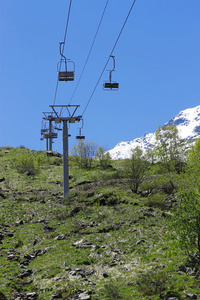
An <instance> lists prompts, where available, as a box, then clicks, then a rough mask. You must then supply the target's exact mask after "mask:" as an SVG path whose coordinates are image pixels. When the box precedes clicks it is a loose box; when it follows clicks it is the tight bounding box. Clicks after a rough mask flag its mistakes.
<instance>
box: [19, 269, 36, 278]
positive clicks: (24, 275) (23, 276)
mask: <svg viewBox="0 0 200 300" xmlns="http://www.w3.org/2000/svg"><path fill="white" fill-rule="evenodd" d="M31 275H33V270H26V271H24V272H22V273H21V274H19V275H18V276H17V277H18V278H21V279H22V278H25V277H28V276H31Z"/></svg>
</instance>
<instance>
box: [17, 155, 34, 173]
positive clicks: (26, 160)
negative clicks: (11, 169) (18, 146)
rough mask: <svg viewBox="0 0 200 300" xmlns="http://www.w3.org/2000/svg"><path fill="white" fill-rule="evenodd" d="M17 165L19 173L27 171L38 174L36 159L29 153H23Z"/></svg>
mask: <svg viewBox="0 0 200 300" xmlns="http://www.w3.org/2000/svg"><path fill="white" fill-rule="evenodd" d="M15 167H16V169H17V171H18V172H19V173H22V174H24V173H26V174H27V175H36V173H37V170H36V168H35V164H34V159H33V158H32V157H30V156H29V155H28V154H24V155H21V157H19V158H18V160H17V161H16V164H15Z"/></svg>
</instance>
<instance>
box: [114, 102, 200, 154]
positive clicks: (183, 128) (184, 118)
mask: <svg viewBox="0 0 200 300" xmlns="http://www.w3.org/2000/svg"><path fill="white" fill-rule="evenodd" d="M165 125H176V126H177V129H178V133H179V136H180V138H182V139H186V140H191V139H193V140H195V139H197V137H199V136H200V105H199V106H196V107H194V108H188V109H185V110H182V111H181V112H180V113H179V114H178V115H176V116H175V117H174V118H173V119H171V120H170V121H169V122H167V123H165ZM154 142H155V133H145V135H144V136H142V137H140V138H136V139H134V140H132V141H129V142H121V143H119V144H117V145H116V146H115V147H114V148H113V149H111V150H109V153H110V156H111V158H112V159H124V158H130V157H131V151H132V150H133V149H134V148H135V147H137V146H139V147H140V148H141V149H142V150H143V151H144V152H145V151H146V150H147V149H148V148H150V147H151V146H152V145H153V144H154Z"/></svg>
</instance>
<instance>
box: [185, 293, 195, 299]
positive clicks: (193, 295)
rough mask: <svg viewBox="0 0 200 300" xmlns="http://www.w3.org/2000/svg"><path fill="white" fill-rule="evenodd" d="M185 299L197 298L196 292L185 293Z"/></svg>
mask: <svg viewBox="0 0 200 300" xmlns="http://www.w3.org/2000/svg"><path fill="white" fill-rule="evenodd" d="M186 299H197V295H196V294H187V295H186Z"/></svg>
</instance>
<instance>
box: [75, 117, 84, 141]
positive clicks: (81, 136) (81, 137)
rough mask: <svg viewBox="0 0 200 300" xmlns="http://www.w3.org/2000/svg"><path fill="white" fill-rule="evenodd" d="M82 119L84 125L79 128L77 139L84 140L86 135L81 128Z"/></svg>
mask: <svg viewBox="0 0 200 300" xmlns="http://www.w3.org/2000/svg"><path fill="white" fill-rule="evenodd" d="M81 120H82V126H81V128H79V135H77V136H76V139H77V140H84V139H85V136H84V135H82V134H81V129H82V128H83V119H81Z"/></svg>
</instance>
